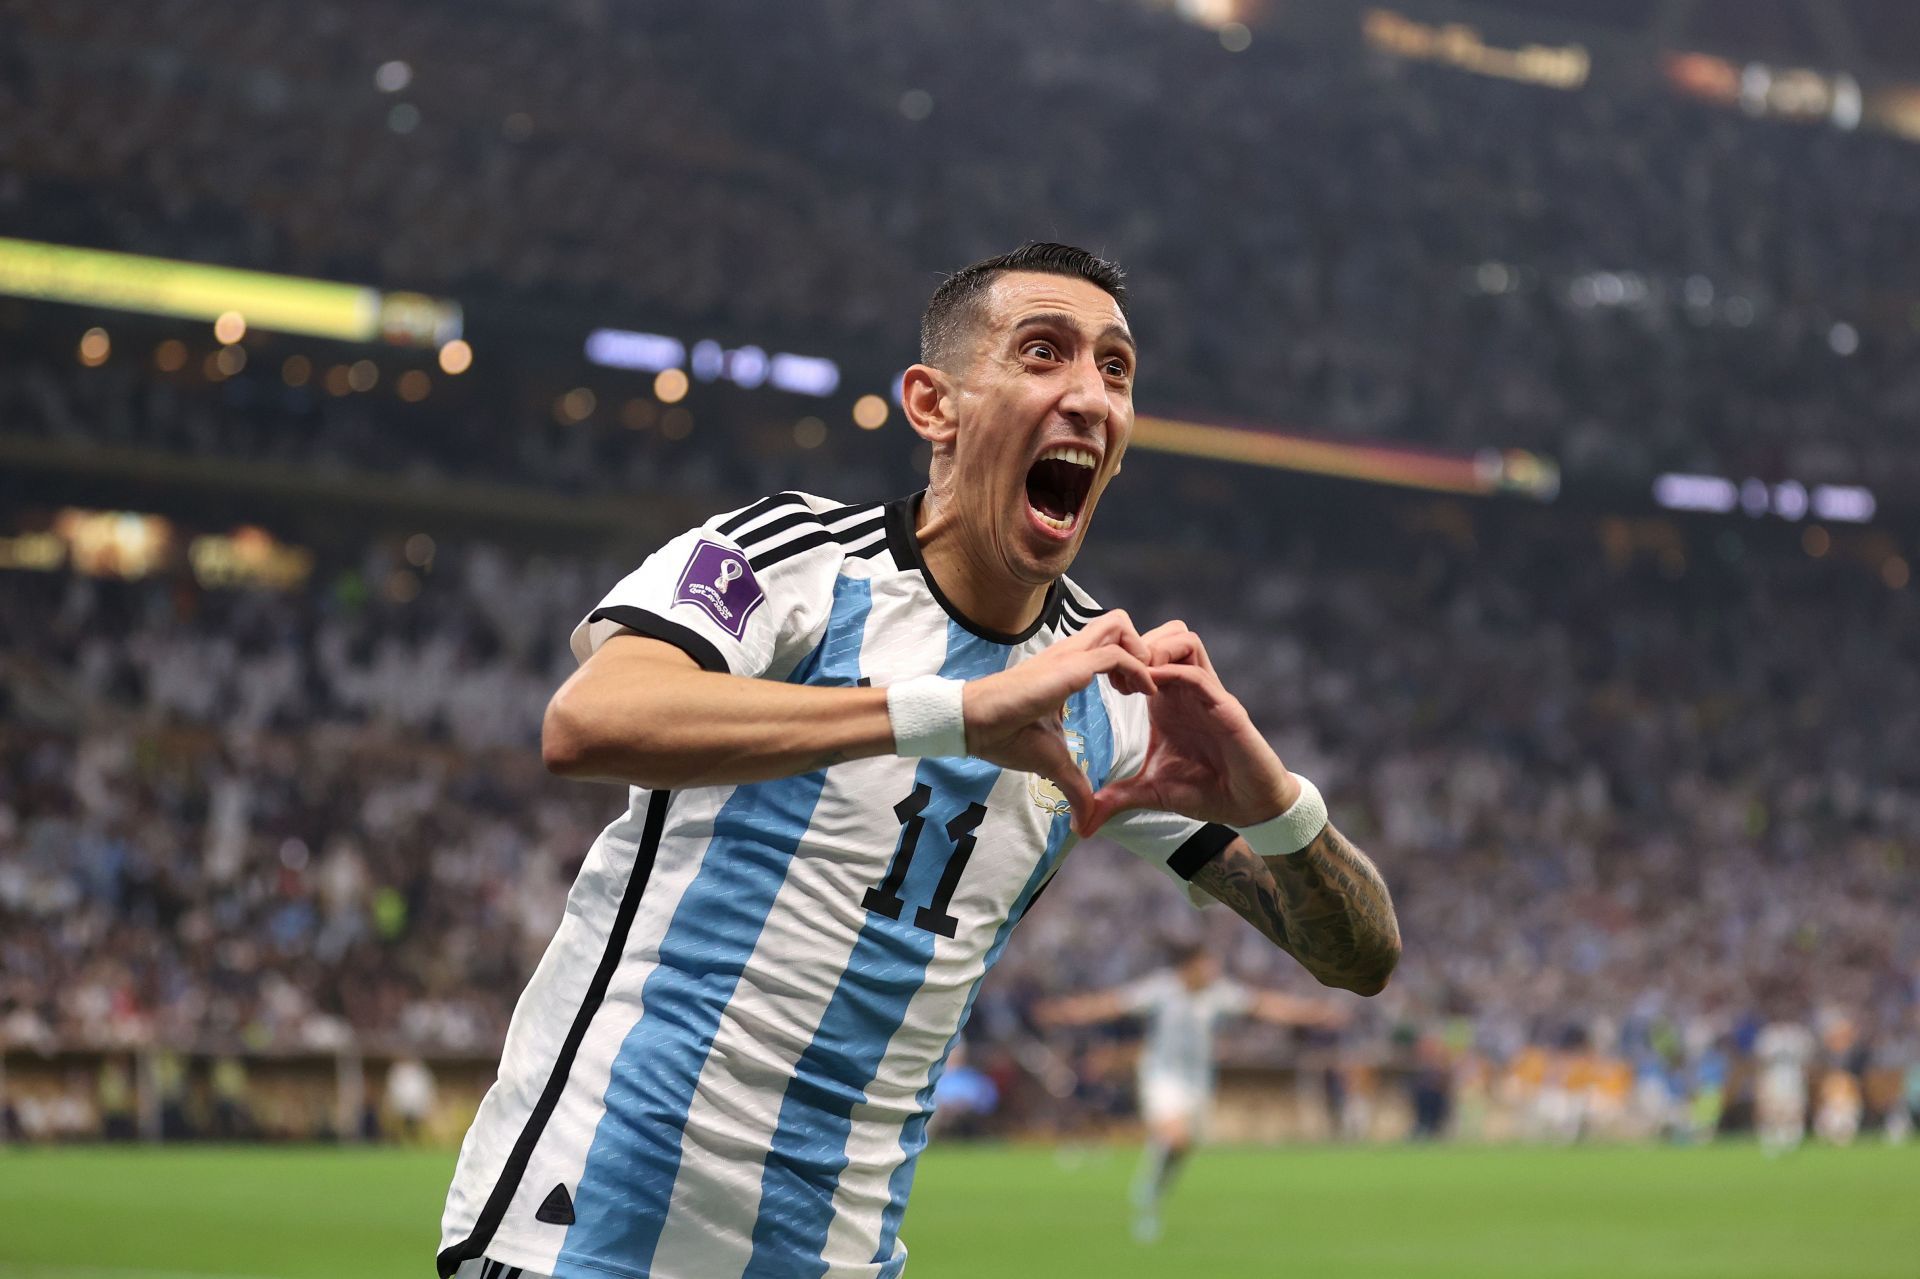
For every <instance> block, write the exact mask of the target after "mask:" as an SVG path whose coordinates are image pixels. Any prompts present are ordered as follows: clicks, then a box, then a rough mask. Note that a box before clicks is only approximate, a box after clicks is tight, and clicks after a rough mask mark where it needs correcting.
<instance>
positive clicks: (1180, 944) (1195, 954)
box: [1167, 937, 1207, 968]
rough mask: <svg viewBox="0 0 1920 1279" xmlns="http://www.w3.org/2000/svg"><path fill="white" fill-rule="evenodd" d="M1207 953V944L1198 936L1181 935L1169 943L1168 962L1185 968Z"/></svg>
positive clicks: (1176, 966)
mask: <svg viewBox="0 0 1920 1279" xmlns="http://www.w3.org/2000/svg"><path fill="white" fill-rule="evenodd" d="M1206 953H1207V944H1206V943H1205V942H1204V941H1201V940H1200V939H1199V938H1197V937H1179V938H1175V939H1174V940H1172V941H1169V942H1168V943H1167V962H1168V963H1169V964H1172V965H1173V966H1174V967H1175V968H1185V967H1186V966H1187V965H1188V964H1191V963H1192V962H1193V961H1194V960H1196V959H1199V958H1200V957H1201V956H1203V955H1205V954H1206Z"/></svg>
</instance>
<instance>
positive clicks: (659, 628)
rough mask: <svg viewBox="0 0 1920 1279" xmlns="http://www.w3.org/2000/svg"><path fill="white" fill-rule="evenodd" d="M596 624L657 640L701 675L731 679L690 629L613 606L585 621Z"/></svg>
mask: <svg viewBox="0 0 1920 1279" xmlns="http://www.w3.org/2000/svg"><path fill="white" fill-rule="evenodd" d="M595 622H618V623H620V625H622V626H624V627H625V628H626V629H628V630H630V631H632V632H633V633H634V634H635V635H644V636H646V637H647V638H648V639H657V640H659V641H660V642H661V643H663V644H671V645H673V646H674V647H675V648H677V649H679V650H680V651H681V652H682V653H685V654H686V655H687V656H688V657H691V658H692V659H693V660H694V661H695V662H697V663H699V666H700V669H701V670H703V671H712V672H713V673H714V674H716V675H731V674H732V673H733V671H732V668H731V667H729V666H728V665H727V659H726V658H724V657H722V656H720V650H719V649H717V648H715V647H714V646H713V641H712V640H710V639H708V638H707V637H706V636H704V635H702V634H701V633H700V632H699V631H696V630H694V629H693V628H692V627H690V626H682V625H680V623H678V622H670V621H668V620H667V619H666V618H664V617H662V616H660V615H659V614H658V613H649V612H647V610H646V609H644V608H635V607H634V606H633V605H631V604H615V605H613V606H612V607H610V608H596V609H595V610H593V612H592V614H591V615H589V616H588V618H587V625H589V626H591V625H593V624H594V623H595Z"/></svg>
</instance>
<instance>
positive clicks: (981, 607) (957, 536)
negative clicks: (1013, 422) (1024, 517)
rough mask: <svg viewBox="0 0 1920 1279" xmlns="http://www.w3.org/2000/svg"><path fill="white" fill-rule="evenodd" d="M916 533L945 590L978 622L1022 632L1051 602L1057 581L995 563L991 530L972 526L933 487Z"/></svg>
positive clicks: (992, 628)
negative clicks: (1026, 578)
mask: <svg viewBox="0 0 1920 1279" xmlns="http://www.w3.org/2000/svg"><path fill="white" fill-rule="evenodd" d="M914 536H915V537H916V538H918V539H919V542H920V558H921V560H922V561H924V562H925V564H926V566H927V572H928V573H930V574H932V575H933V580H934V581H935V582H937V583H939V585H940V590H941V593H943V594H944V595H945V596H946V597H947V599H948V600H949V601H951V602H952V604H953V606H954V607H955V608H957V609H959V610H960V611H961V612H962V613H964V614H965V615H966V617H967V618H968V620H970V621H972V622H973V623H974V624H975V625H976V626H980V627H983V628H985V629H987V630H990V631H1000V632H1002V633H1004V634H1008V635H1018V634H1021V633H1022V632H1024V631H1025V630H1026V629H1027V628H1028V627H1029V626H1031V625H1033V623H1034V620H1035V619H1036V618H1038V617H1039V616H1040V610H1041V609H1043V608H1045V607H1046V603H1047V592H1048V590H1049V589H1050V588H1051V586H1052V583H1050V582H1042V583H1039V584H1038V585H1035V584H1033V583H1030V582H1022V581H1020V580H1019V579H1018V578H1015V577H1014V576H1012V575H1011V574H1010V573H1008V572H1007V570H1006V568H1005V566H1004V565H1001V564H997V563H994V562H993V556H992V549H993V548H992V546H991V540H990V536H989V533H988V530H986V529H976V528H972V527H970V526H969V524H968V522H967V520H966V517H965V516H964V515H963V514H962V513H961V511H960V510H959V507H958V505H957V504H956V503H954V502H953V501H952V500H951V499H950V498H948V497H947V496H945V495H943V494H940V493H938V492H936V491H935V490H934V489H932V488H929V489H928V490H927V494H926V496H925V497H923V498H922V499H921V500H920V511H919V518H918V521H917V525H916V527H915V529H914Z"/></svg>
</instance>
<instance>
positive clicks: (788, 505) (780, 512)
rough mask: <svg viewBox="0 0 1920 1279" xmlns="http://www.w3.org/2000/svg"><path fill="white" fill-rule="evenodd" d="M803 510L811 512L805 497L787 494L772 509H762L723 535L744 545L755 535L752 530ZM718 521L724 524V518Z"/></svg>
mask: <svg viewBox="0 0 1920 1279" xmlns="http://www.w3.org/2000/svg"><path fill="white" fill-rule="evenodd" d="M803 511H804V512H805V513H807V514H808V515H811V514H813V508H812V507H811V506H809V505H807V502H806V499H805V498H803V497H801V496H799V495H798V494H787V495H786V498H785V500H784V501H782V502H781V503H780V504H779V505H777V506H775V507H774V508H773V509H771V510H768V511H762V512H761V513H760V514H758V515H756V516H754V517H753V518H752V519H750V520H748V521H747V522H746V523H745V524H742V525H741V526H740V527H739V528H737V529H735V530H733V532H731V533H727V534H723V536H725V537H730V538H732V539H733V540H734V542H735V543H737V544H739V545H741V546H745V545H746V544H747V543H748V542H751V541H752V540H753V538H754V535H755V534H754V530H756V529H759V528H763V527H765V526H766V525H768V524H771V523H773V522H774V521H775V520H784V519H786V518H787V517H788V516H790V515H797V514H799V513H801V512H803ZM729 518H731V517H729ZM720 523H722V524H724V523H726V520H721V521H720Z"/></svg>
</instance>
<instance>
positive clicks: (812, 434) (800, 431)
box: [793, 417, 827, 449]
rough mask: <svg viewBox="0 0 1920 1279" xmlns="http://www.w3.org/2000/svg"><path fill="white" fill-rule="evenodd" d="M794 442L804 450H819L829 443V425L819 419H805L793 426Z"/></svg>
mask: <svg viewBox="0 0 1920 1279" xmlns="http://www.w3.org/2000/svg"><path fill="white" fill-rule="evenodd" d="M793 442H794V443H795V444H798V445H799V446H800V447H801V448H803V449H817V448H819V447H820V446H821V445H822V444H825V443H826V442H827V424H826V423H825V422H822V421H821V420H820V419H819V418H817V417H803V418H801V419H800V420H799V421H798V422H795V423H794V424H793Z"/></svg>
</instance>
